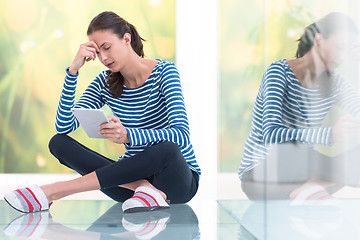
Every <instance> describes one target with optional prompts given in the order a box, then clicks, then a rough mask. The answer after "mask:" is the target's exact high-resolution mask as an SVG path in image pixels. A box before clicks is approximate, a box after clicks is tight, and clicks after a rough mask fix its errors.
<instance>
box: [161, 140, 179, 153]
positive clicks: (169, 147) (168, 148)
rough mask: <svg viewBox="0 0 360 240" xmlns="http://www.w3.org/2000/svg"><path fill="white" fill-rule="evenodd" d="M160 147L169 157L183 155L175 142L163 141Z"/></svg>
mask: <svg viewBox="0 0 360 240" xmlns="http://www.w3.org/2000/svg"><path fill="white" fill-rule="evenodd" d="M158 147H159V148H160V150H161V151H162V152H163V153H164V154H165V155H166V156H168V157H174V156H182V153H181V151H180V148H179V146H178V145H177V144H175V143H173V142H168V141H166V142H161V143H159V144H158Z"/></svg>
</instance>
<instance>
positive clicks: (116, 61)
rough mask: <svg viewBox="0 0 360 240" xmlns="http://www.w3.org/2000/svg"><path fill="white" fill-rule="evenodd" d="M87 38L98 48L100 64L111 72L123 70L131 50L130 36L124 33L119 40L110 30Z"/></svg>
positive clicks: (98, 32) (95, 33)
mask: <svg viewBox="0 0 360 240" xmlns="http://www.w3.org/2000/svg"><path fill="white" fill-rule="evenodd" d="M88 38H89V41H93V42H95V44H96V45H97V46H98V48H99V52H97V56H98V58H99V60H100V62H101V63H102V64H104V65H105V66H106V67H107V68H109V69H110V70H111V71H112V72H119V71H120V70H121V69H122V68H123V66H124V63H125V59H127V56H128V54H129V50H130V49H131V45H130V42H131V37H130V34H128V33H125V35H124V37H123V38H119V37H118V35H116V34H114V33H113V32H112V31H111V30H99V31H95V32H93V33H91V34H90V35H88Z"/></svg>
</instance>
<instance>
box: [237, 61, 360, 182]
mask: <svg viewBox="0 0 360 240" xmlns="http://www.w3.org/2000/svg"><path fill="white" fill-rule="evenodd" d="M329 81H330V80H329ZM332 81H333V84H332V88H331V89H330V94H329V95H328V96H326V97H325V96H323V95H322V94H321V92H320V88H319V87H318V86H317V87H314V88H307V87H304V86H302V85H301V83H300V82H299V80H298V79H297V78H296V76H295V75H294V72H293V71H292V70H291V68H290V67H289V65H288V64H287V62H286V60H280V61H277V62H274V63H273V64H271V65H270V66H269V68H268V69H267V71H266V72H265V74H264V76H263V78H262V81H261V85H260V89H259V92H258V95H257V98H256V101H255V105H254V108H253V112H252V126H251V133H250V136H249V137H248V139H247V141H246V143H245V148H244V154H243V157H242V161H241V165H240V168H239V172H238V173H239V177H240V178H241V176H242V174H243V173H244V172H246V171H249V170H250V169H252V168H253V167H255V166H256V165H257V164H258V163H259V162H261V161H263V160H265V158H266V155H267V146H268V145H271V144H279V143H283V142H287V141H298V142H302V143H308V144H323V145H330V137H331V131H332V128H331V127H322V124H323V121H324V118H325V116H326V115H327V113H328V112H329V110H330V108H331V107H332V105H333V104H334V103H335V104H337V105H338V106H339V107H340V108H342V109H344V110H345V111H347V112H349V113H350V114H353V115H354V116H355V117H357V118H359V113H360V98H359V95H358V94H357V93H356V91H355V90H354V89H353V88H352V87H351V85H350V84H349V83H348V82H347V81H345V80H344V79H343V78H342V77H341V76H340V75H339V74H336V73H333V76H332Z"/></svg>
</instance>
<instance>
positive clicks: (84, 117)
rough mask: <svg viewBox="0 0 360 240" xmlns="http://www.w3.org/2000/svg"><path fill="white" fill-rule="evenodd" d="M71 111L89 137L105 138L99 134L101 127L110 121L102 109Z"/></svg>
mask: <svg viewBox="0 0 360 240" xmlns="http://www.w3.org/2000/svg"><path fill="white" fill-rule="evenodd" d="M71 111H72V112H73V113H74V115H75V117H76V119H77V120H78V121H79V122H80V125H81V126H82V128H83V129H84V130H85V132H86V134H87V135H88V136H89V137H91V138H105V137H103V136H101V135H100V134H99V130H100V127H99V126H100V124H102V123H106V122H109V121H108V119H107V117H106V115H105V113H104V112H103V111H102V110H101V109H86V108H72V109H71Z"/></svg>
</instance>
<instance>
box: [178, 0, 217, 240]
mask: <svg viewBox="0 0 360 240" xmlns="http://www.w3.org/2000/svg"><path fill="white" fill-rule="evenodd" d="M217 4H218V3H217V0H177V1H176V65H177V67H178V69H179V72H180V76H181V81H182V87H183V91H184V97H185V103H186V108H187V111H188V116H189V123H190V132H191V141H192V143H193V145H194V150H195V154H196V156H197V160H198V163H199V165H200V167H201V169H202V176H201V179H200V187H199V193H198V195H197V196H196V197H195V198H194V200H195V201H191V202H190V205H191V206H192V207H193V209H194V211H195V212H197V215H198V216H199V217H200V216H201V219H199V223H200V231H201V229H204V228H206V229H207V231H205V232H202V236H201V238H202V239H203V238H204V239H213V238H214V236H217V235H216V234H217V233H216V231H217V230H216V229H217V227H216V222H217V211H216V209H217V208H216V201H214V200H215V199H216V194H217V155H218V153H217V149H218V146H217V102H218V98H217V95H218V90H217V89H218V88H217V85H218V62H217V61H218V55H217V54H218V53H217V52H218V25H217V16H218V13H217V11H218V7H217ZM199 198H201V199H200V201H196V199H197V200H199ZM192 204H195V205H192ZM209 226H210V227H209ZM211 226H213V227H211ZM209 229H212V231H208V230H209Z"/></svg>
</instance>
